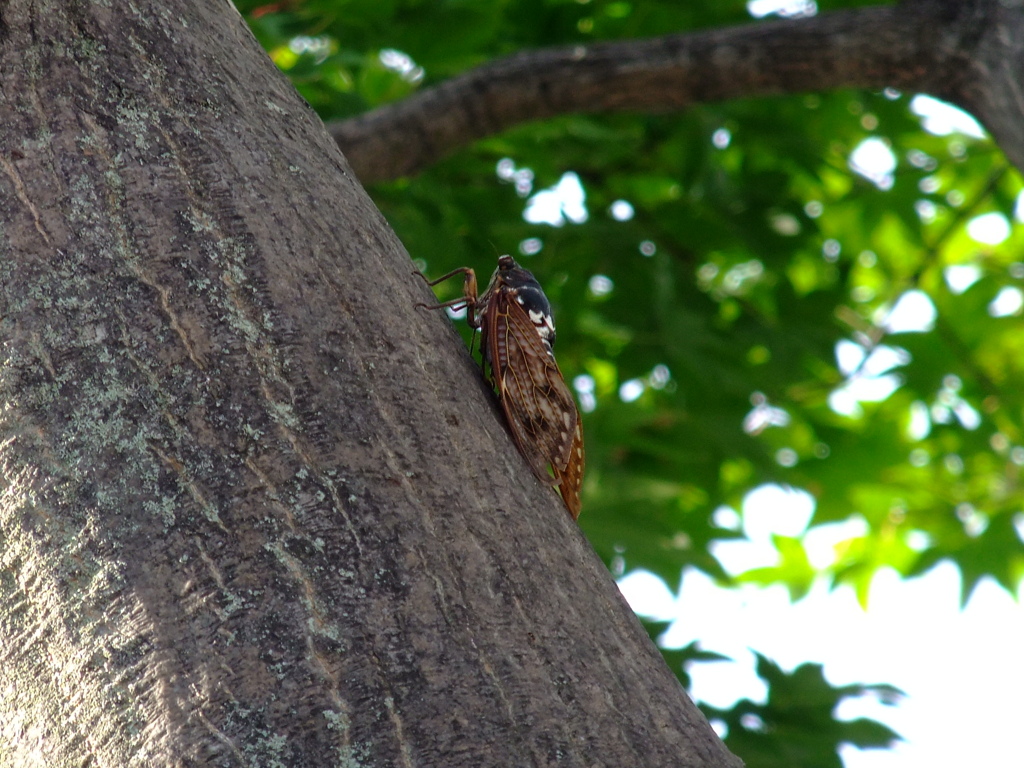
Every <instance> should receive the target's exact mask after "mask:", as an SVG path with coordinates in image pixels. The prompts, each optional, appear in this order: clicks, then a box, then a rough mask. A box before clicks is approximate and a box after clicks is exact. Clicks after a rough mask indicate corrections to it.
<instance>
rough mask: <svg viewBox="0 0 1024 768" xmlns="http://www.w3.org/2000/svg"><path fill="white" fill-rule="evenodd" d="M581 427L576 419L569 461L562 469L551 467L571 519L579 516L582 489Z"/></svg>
mask: <svg viewBox="0 0 1024 768" xmlns="http://www.w3.org/2000/svg"><path fill="white" fill-rule="evenodd" d="M583 466H584V457H583V425H582V424H581V423H580V420H579V417H578V416H577V418H576V431H575V433H574V435H573V441H572V447H571V449H570V451H569V461H568V462H567V463H566V465H565V468H564V469H561V470H560V469H559V468H558V467H552V470H553V471H554V473H555V479H556V480H557V481H558V490H559V492H560V493H561V494H562V501H563V502H564V503H565V508H566V509H568V510H569V514H571V515H572V519H573V520H576V519H578V518H579V516H580V506H581V504H580V491H581V490H582V489H583Z"/></svg>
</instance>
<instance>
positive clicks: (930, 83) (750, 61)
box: [329, 0, 1024, 184]
mask: <svg viewBox="0 0 1024 768" xmlns="http://www.w3.org/2000/svg"><path fill="white" fill-rule="evenodd" d="M1010 5H1011V4H1009V3H1000V2H999V0H961V1H960V2H958V3H953V4H950V3H948V2H942V1H941V0H916V1H914V2H906V3H903V4H901V5H897V6H878V7H868V8H858V9H852V10H845V11H837V12H834V13H827V14H821V15H818V16H813V17H810V18H801V19H787V20H780V21H772V22H763V23H754V24H748V25H743V26H737V27H729V28H724V29H716V30H710V31H702V32H696V33H691V34H680V35H667V36H664V37H658V38H651V39H643V40H625V41H615V42H606V43H596V44H593V45H578V46H567V47H558V48H548V49H541V50H535V51H526V52H522V53H519V54H516V55H513V56H510V57H507V58H503V59H498V60H496V61H493V62H490V63H488V64H485V65H483V66H481V67H478V68H476V69H473V70H470V71H468V72H466V73H464V74H462V75H460V76H458V77H455V78H453V79H451V80H449V81H447V82H444V83H441V84H439V85H437V86H435V87H432V88H429V89H427V90H424V91H422V92H420V93H418V94H416V95H415V96H412V97H410V98H408V99H406V100H404V101H401V102H397V103H394V104H390V105H387V106H384V107H380V108H378V109H376V110H373V111H372V112H369V113H367V114H364V115H360V116H358V117H354V118H350V119H348V120H344V121H340V122H335V123H332V124H331V125H330V126H329V128H330V130H331V134H332V136H333V137H334V138H335V140H336V141H337V142H338V144H339V145H340V146H341V148H342V150H343V151H344V152H345V155H346V156H347V158H348V160H349V162H350V163H351V165H352V168H353V169H354V171H355V173H356V175H357V176H358V177H359V178H360V180H361V181H362V182H363V183H364V184H367V183H373V182H379V181H386V180H389V179H394V178H397V177H400V176H405V175H409V174H414V173H416V172H418V171H420V170H422V169H423V168H425V167H427V166H428V165H431V164H432V163H435V162H437V161H438V160H440V159H441V158H443V157H445V156H446V155H448V154H450V153H451V152H453V151H455V150H456V149H458V148H460V147H463V146H465V145H466V144H469V143H470V142H472V141H474V140H476V139H480V138H482V137H484V136H489V135H492V134H495V133H497V132H499V131H502V130H505V129H507V128H509V127H511V126H513V125H517V124H519V123H523V122H528V121H531V120H538V119H543V118H548V117H552V116H555V115H560V114H568V113H579V112H588V113H599V112H623V111H633V112H670V111H676V110H682V109H686V108H687V107H689V106H690V105H692V104H696V103H701V102H714V101H725V100H729V99H736V98H743V97H756V96H772V95H779V94H788V93H802V92H808V91H824V90H832V89H837V88H875V89H881V88H885V87H893V88H898V89H901V90H909V91H914V92H926V93H931V94H934V95H935V96H938V97H940V98H944V99H946V100H948V101H951V102H953V103H955V104H957V105H959V106H961V107H963V108H965V109H968V110H969V111H971V112H973V113H974V114H975V116H976V117H978V118H979V119H980V120H981V121H982V122H983V123H985V124H986V126H987V127H988V129H989V130H990V131H992V133H993V135H994V136H995V137H996V139H997V141H999V142H1000V144H1001V146H1002V148H1003V150H1004V152H1006V154H1007V155H1008V156H1009V157H1010V159H1011V161H1012V162H1014V164H1015V165H1017V167H1020V168H1024V133H1022V132H1021V131H1019V130H1018V129H1019V126H1020V125H1021V124H1024V98H1021V97H1020V93H1019V90H1020V89H1019V88H1018V86H1017V83H1018V82H1020V81H1022V80H1024V9H1022V8H1021V7H1020V6H1019V4H1017V5H1014V6H1013V7H1012V8H1011V7H1009V6H1010Z"/></svg>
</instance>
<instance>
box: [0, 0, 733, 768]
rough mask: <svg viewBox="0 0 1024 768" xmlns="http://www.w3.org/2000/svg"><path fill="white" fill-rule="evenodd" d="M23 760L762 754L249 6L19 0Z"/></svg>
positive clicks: (15, 533) (16, 672) (14, 286)
mask: <svg viewBox="0 0 1024 768" xmlns="http://www.w3.org/2000/svg"><path fill="white" fill-rule="evenodd" d="M0 171H2V172H0V200H2V206H0V333H2V339H3V347H2V351H3V357H2V368H0V370H2V377H0V402H2V403H3V411H2V416H0V489H2V496H0V668H2V669H3V686H2V694H0V744H2V750H0V753H2V758H0V762H2V763H3V765H4V766H27V765H97V766H118V767H119V768H120V767H122V766H147V767H151V766H165V765H166V766H205V765H211V766H236V765H240V766H248V765H252V766H273V765H287V766H327V765H345V766H355V765H362V766H442V765H443V766H474V767H477V766H490V765H494V766H534V765H550V764H555V763H558V764H559V765H567V766H594V765H608V766H630V765H643V766H673V767H676V766H735V765H738V761H737V760H736V759H735V758H733V757H732V756H731V755H729V754H728V753H727V752H726V750H725V748H724V747H723V745H722V744H721V742H720V741H719V740H718V739H717V738H716V737H715V735H714V733H713V732H712V731H711V729H710V728H709V726H708V725H707V723H706V722H705V721H704V719H703V717H702V716H701V715H700V713H699V712H698V711H697V710H696V708H695V707H694V706H693V705H692V703H691V702H690V701H689V700H688V699H687V697H686V695H685V694H684V692H683V691H682V689H681V688H680V686H679V684H678V682H677V681H676V679H675V677H674V676H673V675H672V673H671V672H670V671H669V670H668V669H667V668H666V667H665V665H664V663H663V661H662V660H661V657H660V655H659V654H658V652H657V650H656V649H655V648H654V647H653V645H652V644H651V643H650V641H649V640H648V638H647V637H646V635H645V633H644V631H643V629H642V628H641V627H640V625H639V624H638V622H637V621H636V619H635V618H634V617H633V615H632V613H631V612H630V610H629V608H628V606H627V605H626V604H625V603H624V601H623V600H622V598H621V596H620V595H619V593H618V590H617V589H616V586H615V584H614V582H613V581H612V579H611V577H610V575H609V574H608V572H607V571H606V569H605V568H604V567H603V565H602V564H601V562H600V561H599V560H598V558H597V557H596V556H595V555H594V554H593V552H592V551H591V550H590V548H589V547H588V545H587V543H586V541H585V539H584V538H583V536H582V534H581V533H580V531H579V529H578V528H577V527H576V526H575V525H574V524H573V523H572V521H571V520H570V518H569V516H568V515H566V513H565V511H564V510H563V509H562V508H561V504H560V502H559V500H558V498H557V496H556V495H555V494H554V493H552V491H551V489H550V488H547V487H545V486H543V485H541V484H540V483H539V482H538V481H537V480H536V479H535V478H534V477H533V475H532V473H531V472H530V470H529V468H528V467H527V466H526V465H525V463H524V461H523V460H522V459H521V457H520V456H519V454H518V453H517V452H516V450H515V448H514V446H513V444H512V441H511V440H510V439H509V436H508V434H507V433H506V432H505V430H504V428H503V426H502V424H501V421H500V416H499V415H498V412H497V410H496V407H495V404H494V402H493V397H492V396H491V395H490V394H489V393H488V391H487V388H486V387H485V386H484V384H483V382H482V379H481V376H480V373H479V370H478V369H477V368H476V366H475V365H474V364H473V363H472V361H471V360H470V358H469V356H468V355H467V353H466V350H465V348H464V347H463V346H462V344H461V343H460V341H459V339H458V337H457V335H456V334H455V333H454V332H453V331H452V330H451V329H450V328H449V327H448V326H447V321H446V319H445V318H444V317H443V315H441V314H440V313H428V312H424V311H422V310H417V309H416V308H415V306H414V305H415V303H416V302H421V301H429V300H430V296H431V294H430V293H429V291H428V289H427V288H426V287H425V286H424V285H423V283H422V281H420V280H419V279H417V278H415V277H414V276H413V275H412V274H411V269H412V267H411V263H410V261H409V258H408V256H407V255H406V254H405V253H404V251H403V250H402V247H401V245H400V244H399V243H398V242H397V240H396V238H395V237H394V235H393V234H392V232H391V231H390V230H389V229H388V227H387V224H386V223H385V222H384V221H383V219H382V217H381V216H380V214H379V213H378V212H377V211H376V210H375V209H374V207H373V205H372V204H371V203H370V201H369V200H368V198H367V197H366V195H365V194H364V193H363V191H362V190H361V189H360V187H359V185H358V184H357V183H356V182H355V181H354V178H353V176H352V174H351V172H350V170H349V168H348V166H347V165H346V163H345V160H344V158H343V157H342V156H341V154H340V153H339V151H338V148H337V146H336V145H335V144H334V142H333V141H332V140H331V138H330V136H329V135H328V133H327V132H326V131H325V130H324V128H323V126H322V124H321V123H320V122H319V120H318V119H317V118H316V116H315V115H314V114H313V113H312V112H311V110H310V109H309V108H308V107H307V106H306V105H305V104H303V103H302V102H301V100H300V99H299V98H298V96H297V95H296V94H295V92H294V91H293V89H292V88H291V86H290V85H288V84H287V82H286V81H285V80H284V79H283V78H282V77H281V76H280V75H279V74H278V73H277V71H276V70H275V69H274V67H273V66H272V64H271V63H270V62H269V60H268V59H267V58H266V56H265V55H264V54H263V52H262V51H261V50H260V49H259V47H258V46H257V44H256V42H255V41H254V40H253V39H252V37H251V35H250V34H249V32H248V30H247V29H246V28H245V26H244V24H243V23H242V20H241V19H240V18H239V17H238V15H237V13H236V12H235V11H234V10H233V8H232V7H231V6H230V4H228V3H210V2H206V1H205V0H165V1H164V2H148V3H146V2H138V3H113V4H108V5H107V6H106V7H104V5H103V4H100V3H90V2H83V1H75V0H49V2H28V1H27V0H12V2H9V3H6V4H5V5H3V6H2V8H0Z"/></svg>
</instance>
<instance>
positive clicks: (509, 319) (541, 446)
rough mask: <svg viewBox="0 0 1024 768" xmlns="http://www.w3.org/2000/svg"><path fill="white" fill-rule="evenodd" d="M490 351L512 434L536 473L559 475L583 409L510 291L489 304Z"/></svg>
mask: <svg viewBox="0 0 1024 768" xmlns="http://www.w3.org/2000/svg"><path fill="white" fill-rule="evenodd" d="M487 315H488V317H487V320H488V321H489V322H487V327H488V333H487V336H488V338H487V340H486V341H487V344H488V356H489V358H490V361H491V368H492V371H493V374H494V379H495V385H496V386H497V389H498V396H499V398H500V400H501V405H502V408H503V409H504V411H505V416H506V418H507V420H508V422H509V427H510V428H511V431H512V437H513V438H514V439H515V442H516V445H517V446H518V447H519V450H520V452H521V453H522V454H523V455H524V456H525V457H526V459H527V461H528V462H529V463H530V466H531V467H532V468H533V471H534V473H535V474H536V475H537V476H538V477H540V478H541V479H543V480H546V481H549V482H551V478H550V476H549V475H548V473H547V465H548V464H551V466H552V469H553V470H554V472H555V480H554V482H555V483H557V482H558V481H559V477H560V475H562V474H564V472H565V469H566V467H567V466H568V465H569V463H570V459H571V455H572V447H573V443H574V441H575V438H576V435H577V431H578V430H577V427H578V425H579V414H578V412H577V410H576V402H575V401H574V400H573V397H572V393H570V392H569V388H568V387H567V386H566V385H565V381H564V380H563V379H562V374H561V372H559V370H558V365H557V364H556V363H555V359H554V356H553V355H552V354H551V350H550V348H549V347H548V345H547V344H546V343H545V342H544V340H543V339H542V338H541V337H540V335H539V334H538V332H537V328H536V326H535V325H534V323H533V321H532V320H531V319H530V317H529V315H527V313H526V311H525V310H524V309H523V308H522V307H521V306H519V304H517V303H516V301H515V299H514V298H513V297H512V295H511V294H510V292H507V291H498V292H496V293H495V294H494V296H493V297H492V299H491V301H490V302H489V303H488V306H487Z"/></svg>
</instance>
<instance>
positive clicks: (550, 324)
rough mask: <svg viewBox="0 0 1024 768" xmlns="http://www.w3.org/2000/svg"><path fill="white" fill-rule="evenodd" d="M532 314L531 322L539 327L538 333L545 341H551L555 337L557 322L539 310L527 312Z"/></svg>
mask: <svg viewBox="0 0 1024 768" xmlns="http://www.w3.org/2000/svg"><path fill="white" fill-rule="evenodd" d="M527 311H528V312H529V313H530V320H532V321H533V324H534V325H535V326H537V333H539V334H540V337H541V338H542V339H544V340H545V341H549V340H550V339H551V337H552V336H554V335H555V321H554V320H553V319H552V317H551V315H548V314H545V313H544V312H541V311H540V310H537V309H530V310H527Z"/></svg>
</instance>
